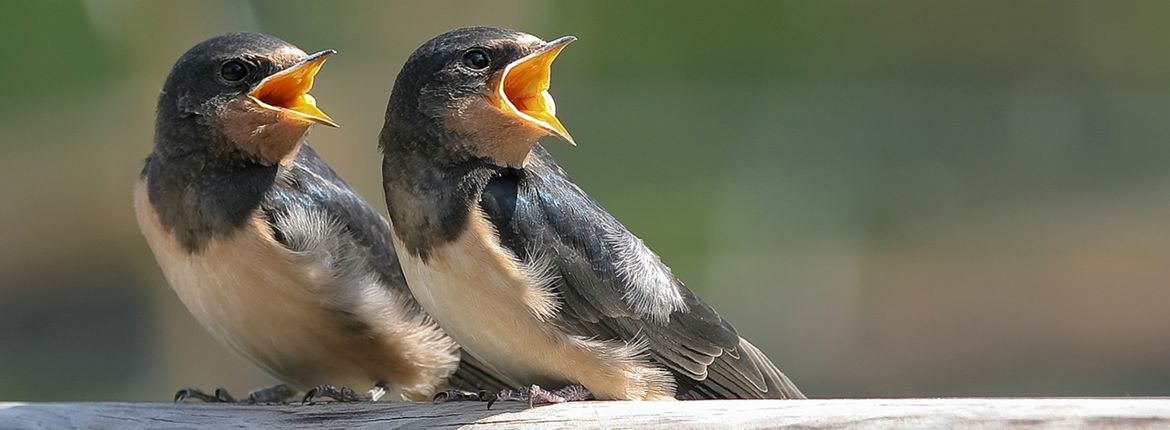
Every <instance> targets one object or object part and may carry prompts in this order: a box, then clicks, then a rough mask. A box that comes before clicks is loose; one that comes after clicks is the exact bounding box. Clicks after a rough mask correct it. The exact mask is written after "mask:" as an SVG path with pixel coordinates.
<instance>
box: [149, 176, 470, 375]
mask: <svg viewBox="0 0 1170 430" xmlns="http://www.w3.org/2000/svg"><path fill="white" fill-rule="evenodd" d="M145 194H146V193H145V192H142V191H137V192H136V209H137V212H138V218H139V225H140V227H141V228H142V230H143V234H144V235H145V236H146V239H147V242H148V243H149V245H150V247H151V250H152V251H154V255H155V258H156V260H157V261H158V264H159V266H160V268H161V269H162V271H163V274H164V276H165V277H166V279H167V282H168V283H169V284H170V286H171V288H172V289H173V290H174V291H175V294H176V295H177V296H178V297H179V299H180V300H181V301H182V302H183V305H184V306H186V308H187V310H188V311H189V312H190V313H191V315H192V316H194V317H195V319H196V320H198V321H199V323H200V324H201V325H202V326H203V327H204V328H205V329H206V330H208V331H209V332H210V333H211V334H212V335H213V337H215V338H216V339H217V340H219V341H220V342H222V343H223V344H225V345H227V346H228V347H229V348H230V349H232V350H233V351H234V352H236V353H238V354H240V355H242V356H243V357H245V358H247V359H248V360H249V361H251V362H252V363H254V364H256V365H257V366H259V367H261V368H262V369H264V370H265V371H267V372H268V373H270V374H272V375H273V376H275V377H277V378H279V379H281V380H282V381H284V382H288V383H291V384H293V385H296V386H298V387H300V388H306V387H311V386H315V385H318V384H325V383H328V384H335V385H346V386H350V387H352V388H354V389H355V390H358V391H362V390H364V389H367V388H369V387H370V386H371V385H372V384H374V383H375V382H386V383H389V384H390V388H391V390H390V391H391V392H390V394H391V397H394V396H398V397H400V396H401V393H400V389H411V390H414V391H419V392H426V390H428V389H430V388H433V387H434V386H435V385H437V384H439V383H442V381H443V379H445V378H446V376H447V375H449V374H450V372H452V371H453V370H454V367H455V366H456V365H457V357H456V356H455V354H454V349H453V348H454V345H452V344H450V343H449V342H450V341H449V340H446V338H445V337H442V336H441V335H440V336H439V337H438V338H437V339H438V340H437V341H436V342H435V343H434V344H425V343H423V342H417V343H415V344H409V343H405V342H402V341H401V340H402V339H408V338H410V336H411V335H412V333H414V334H421V333H423V332H424V331H425V330H437V329H436V328H433V326H430V327H418V326H408V325H407V324H408V321H410V322H413V321H416V319H414V318H410V317H409V316H403V315H401V313H399V312H397V309H395V308H394V307H392V306H390V305H385V304H379V303H378V302H377V301H376V300H373V299H367V300H366V301H365V302H364V303H357V304H354V305H352V306H342V307H341V308H340V309H339V308H338V307H337V306H338V303H337V302H339V301H340V300H338V299H340V298H342V297H344V296H343V295H342V294H343V292H342V291H338V290H337V289H339V288H344V287H346V286H344V285H337V284H336V282H334V281H333V279H334V278H333V277H332V275H331V273H329V272H328V267H320V266H321V265H314V264H307V262H306V261H305V260H304V259H303V258H299V257H300V256H298V255H294V254H293V253H291V252H289V251H288V250H287V249H286V248H284V247H283V246H282V245H280V244H279V243H278V242H276V241H275V240H274V239H272V237H271V235H270V234H269V233H268V230H267V228H268V227H267V226H266V225H265V224H264V222H263V221H261V220H259V219H257V220H255V221H254V222H252V223H250V224H249V225H247V226H245V227H244V229H245V230H246V231H239V232H236V233H233V234H232V235H231V237H230V238H226V239H220V238H216V239H212V240H211V241H210V242H209V243H208V245H207V247H206V249H203V250H201V251H200V252H198V253H194V254H192V253H189V252H187V251H186V250H184V249H182V248H181V247H180V245H179V244H178V242H177V241H175V240H174V239H173V238H172V237H171V236H170V235H169V234H168V232H166V231H165V230H164V228H163V227H162V226H161V224H160V223H159V222H158V219H157V216H156V215H155V213H154V211H153V210H152V209H151V208H150V206H149V204H148V202H147V200H146V196H145ZM330 289H333V290H330ZM363 297H371V295H369V294H367V295H365V296H363ZM331 301H332V302H333V304H332V305H326V303H328V302H331ZM385 302H387V303H389V302H393V300H392V299H389V298H386V299H385ZM370 307H372V309H363V308H370ZM362 314H372V315H377V317H374V318H360V315H362ZM396 314H397V315H396ZM414 324H417V323H414Z"/></svg>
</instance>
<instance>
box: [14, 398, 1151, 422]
mask: <svg viewBox="0 0 1170 430" xmlns="http://www.w3.org/2000/svg"><path fill="white" fill-rule="evenodd" d="M786 426H791V427H797V428H802V429H822V428H824V429H829V428H832V429H886V428H898V429H918V428H922V429H989V428H996V429H1075V428H1093V429H1167V428H1170V398H1100V399H1096V398H1076V399H1072V398H1070V399H1044V398H1032V399H840V400H710V401H690V402H581V403H569V404H561V405H550V406H539V407H536V408H533V409H528V410H526V409H525V408H524V407H523V406H521V405H517V404H497V405H496V406H495V407H493V408H492V410H490V411H489V410H487V409H485V408H484V405H483V404H482V403H471V402H466V403H445V404H437V405H432V404H426V403H376V404H341V403H321V404H316V405H306V406H300V405H272V406H265V405H258V406H240V405H225V404H197V403H184V404H171V403H0V427H2V428H6V429H7V428H22V429H68V428H117V429H140V428H141V429H154V428H164V427H165V428H173V427H208V428H323V427H328V428H363V427H376V428H475V429H513V428H537V429H551V428H572V429H608V428H635V429H734V428H740V429H762V428H778V427H786Z"/></svg>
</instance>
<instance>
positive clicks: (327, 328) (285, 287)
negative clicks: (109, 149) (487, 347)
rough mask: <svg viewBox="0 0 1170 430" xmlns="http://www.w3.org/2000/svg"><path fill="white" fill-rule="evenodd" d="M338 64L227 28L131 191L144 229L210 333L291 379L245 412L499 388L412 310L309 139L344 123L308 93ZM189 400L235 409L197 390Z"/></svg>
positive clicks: (193, 52) (370, 211)
mask: <svg viewBox="0 0 1170 430" xmlns="http://www.w3.org/2000/svg"><path fill="white" fill-rule="evenodd" d="M334 53H335V51H333V50H324V51H320V52H317V53H314V54H307V53H305V51H302V50H301V49H300V48H298V47H296V46H294V45H292V44H289V43H287V42H285V41H283V40H280V39H278V38H276V37H273V36H270V35H266V34H261V33H228V34H223V35H220V36H216V37H212V38H210V39H208V40H206V41H203V42H201V43H199V44H197V45H195V46H194V47H193V48H191V49H190V50H189V51H187V52H186V53H185V54H183V55H182V57H181V58H179V60H178V61H177V62H176V63H175V65H174V67H173V69H171V71H170V73H169V75H168V76H167V78H166V82H165V84H164V85H163V88H162V91H161V94H160V95H159V98H158V107H157V113H156V122H155V134H154V147H153V150H152V151H151V153H150V155H149V156H148V157H147V158H146V160H145V163H144V166H143V168H142V171H141V174H140V176H139V179H138V181H137V183H136V186H135V189H134V207H135V213H136V217H137V221H138V225H139V227H140V229H141V231H142V234H143V235H144V237H145V238H146V242H147V243H148V245H149V247H150V249H151V251H152V252H153V254H154V256H155V259H156V261H157V263H158V265H159V266H160V268H161V269H162V272H163V275H164V276H165V278H166V280H167V282H168V283H169V284H170V286H171V288H172V289H173V290H174V292H175V293H176V294H177V296H178V298H179V299H180V300H181V301H182V303H183V304H184V305H185V307H186V308H187V310H188V311H189V312H190V313H191V315H192V316H194V317H195V319H196V320H198V322H199V323H200V324H201V325H202V326H203V328H205V329H206V330H207V331H208V332H210V333H211V335H212V336H213V337H214V338H216V339H217V340H218V341H219V342H220V343H222V344H223V345H225V346H226V347H228V348H229V349H230V350H232V351H234V352H236V353H238V354H239V355H241V356H243V357H244V358H246V359H248V361H250V362H252V363H253V364H255V365H256V366H258V367H259V368H261V369H263V370H264V371H266V372H267V373H268V374H270V375H272V376H274V377H276V378H277V379H278V380H280V381H282V383H281V384H278V385H274V386H272V387H266V388H262V389H258V390H256V391H253V392H252V393H251V394H249V396H248V401H250V402H282V401H285V400H287V399H288V398H290V397H291V396H292V395H294V394H295V393H296V392H297V390H305V391H307V393H306V396H305V400H310V399H312V398H314V397H316V398H321V397H331V398H334V399H336V400H340V401H377V400H379V399H380V398H382V397H383V396H386V397H385V398H387V399H421V398H425V397H428V396H431V395H432V394H435V393H443V392H444V391H443V389H444V388H445V387H450V386H456V387H466V388H475V387H476V386H480V385H482V386H489V387H490V386H491V379H490V375H488V374H485V373H483V372H482V371H480V370H479V369H478V368H477V367H476V366H475V364H474V363H472V362H462V364H461V357H460V355H461V352H460V350H459V348H458V346H457V345H456V343H455V342H454V341H453V340H452V339H451V338H450V337H448V336H447V335H446V334H445V333H444V332H443V331H442V329H441V328H439V327H438V326H437V325H436V324H435V322H434V321H433V319H432V318H430V317H429V316H428V315H426V314H425V313H424V312H423V310H422V309H421V308H420V307H419V305H418V303H417V302H415V301H414V300H413V298H412V296H411V294H410V291H409V290H408V289H407V287H406V285H405V283H404V278H403V276H402V272H401V269H400V267H399V264H398V260H397V258H396V255H395V252H394V248H393V246H392V245H391V243H390V226H389V223H388V222H387V221H386V219H385V218H384V217H383V216H381V215H380V214H379V213H378V211H377V210H375V209H374V208H373V207H372V206H370V205H369V204H368V203H367V202H366V201H365V200H363V199H362V198H361V197H360V196H359V195H358V194H357V193H356V192H355V191H354V190H353V189H352V188H350V187H349V185H347V184H346V182H345V181H343V180H342V179H341V178H340V177H339V176H338V175H337V173H335V172H334V171H333V170H332V169H331V168H330V167H329V166H328V165H327V164H326V163H325V162H324V161H323V160H322V159H321V158H320V157H319V156H318V155H317V153H316V152H315V151H314V150H313V149H312V148H311V147H310V146H308V145H307V144H306V143H305V141H306V139H307V136H308V133H309V130H310V128H311V127H312V126H313V125H315V124H322V125H326V126H331V127H336V126H337V124H336V122H334V120H333V119H332V118H330V117H329V116H328V115H326V114H325V113H324V112H323V111H322V110H321V109H320V108H318V107H317V102H316V99H314V98H313V96H312V95H310V94H309V93H308V91H309V90H310V89H311V88H312V86H313V81H314V77H315V76H316V74H317V72H318V71H319V70H320V69H321V67H322V65H323V64H324V63H325V61H326V60H327V59H328V58H330V57H331V56H332V55H334ZM457 368H458V372H457V373H455V372H456V370H457ZM453 373H455V374H454V375H453ZM339 386H340V387H342V388H337V387H339ZM351 386H359V387H365V386H369V387H371V388H370V389H369V391H367V392H366V393H364V394H358V393H355V392H354V391H353V390H352V389H350V388H349V387H351ZM185 398H192V399H202V400H205V401H235V399H234V398H233V397H232V396H231V395H230V394H229V393H227V392H226V390H216V393H215V394H214V395H209V394H206V393H204V392H202V391H200V390H198V389H195V388H191V389H184V390H180V391H179V393H178V394H176V398H175V400H176V401H180V400H183V399H185Z"/></svg>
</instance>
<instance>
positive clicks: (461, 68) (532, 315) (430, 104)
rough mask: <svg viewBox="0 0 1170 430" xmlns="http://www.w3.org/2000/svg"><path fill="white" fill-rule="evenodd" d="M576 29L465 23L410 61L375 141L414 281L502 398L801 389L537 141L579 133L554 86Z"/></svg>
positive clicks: (398, 243)
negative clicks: (553, 35)
mask: <svg viewBox="0 0 1170 430" xmlns="http://www.w3.org/2000/svg"><path fill="white" fill-rule="evenodd" d="M574 40H576V39H575V38H574V37H572V36H568V37H562V38H560V39H557V40H554V41H552V42H545V41H543V40H541V39H539V38H537V37H535V36H532V35H529V34H525V33H521V32H518V31H514V30H508V29H503V28H492V27H471V28H461V29H457V30H453V31H450V32H448V33H445V34H442V35H439V36H437V37H435V38H434V39H431V40H430V41H428V42H426V43H424V44H423V45H422V46H421V47H420V48H418V49H417V50H416V51H415V52H414V53H413V54H412V55H411V56H410V58H409V59H408V60H407V62H406V64H405V66H404V67H403V68H402V70H401V72H400V73H399V75H398V78H397V80H396V82H395V84H394V89H393V91H392V94H391V96H390V102H389V106H388V108H387V112H386V123H385V125H384V127H383V129H382V133H381V136H380V143H379V146H380V147H381V148H382V151H383V155H384V161H383V164H382V175H383V185H384V188H385V194H386V204H387V205H388V206H389V210H390V219H391V223H392V225H393V227H394V230H393V231H394V233H393V234H394V247H395V249H396V250H397V251H398V255H399V259H400V262H401V264H402V269H403V273H404V274H405V276H406V280H407V284H408V285H409V287H410V289H411V291H413V292H414V295H415V297H416V298H417V300H418V301H419V303H421V304H422V306H423V308H424V309H426V311H427V312H428V313H430V315H432V316H433V317H434V318H435V319H436V320H437V321H438V322H439V325H441V326H442V327H443V329H444V330H445V331H446V332H447V333H448V334H449V335H451V337H453V338H455V340H456V341H458V342H459V344H460V345H461V346H462V347H463V349H464V351H465V353H467V354H469V355H471V356H474V357H475V358H477V359H479V360H480V361H481V362H482V363H483V364H484V365H485V366H487V367H488V368H489V369H491V370H492V371H493V372H495V373H497V374H499V375H502V376H503V377H504V381H505V382H508V383H510V384H511V385H512V386H514V387H517V386H520V387H527V388H525V389H522V390H520V391H519V392H505V393H503V394H502V397H501V398H507V399H518V400H524V399H527V400H528V401H529V402H538V403H543V402H560V401H568V400H583V399H589V398H597V399H627V400H660V399H675V398H677V399H698V398H703V399H712V398H803V397H804V396H803V394H801V392H800V390H798V389H797V388H796V386H795V385H794V384H793V383H792V382H791V381H790V380H789V379H788V378H787V377H785V376H784V374H782V373H781V372H780V371H779V370H778V369H777V368H776V366H775V365H773V364H772V363H771V361H769V360H768V358H767V357H765V356H764V354H763V353H762V352H760V350H759V349H757V348H756V347H755V346H753V345H752V344H751V343H749V342H748V341H747V340H744V339H743V338H741V337H739V334H738V333H737V332H736V330H735V328H733V327H732V326H731V324H730V323H728V322H727V321H725V320H724V319H723V318H722V317H720V316H719V314H718V313H716V312H715V310H714V309H712V308H711V307H710V306H709V305H707V304H706V303H704V302H703V301H702V300H700V299H699V298H698V297H697V296H695V294H694V293H692V292H691V291H690V290H689V289H687V288H686V287H685V286H684V285H683V283H682V282H681V281H679V280H678V278H676V277H675V276H674V275H673V274H672V273H671V271H670V269H669V268H668V267H667V266H666V265H664V264H663V263H662V262H661V261H660V260H659V257H658V256H657V255H655V254H654V253H653V252H652V251H650V249H649V248H647V247H646V246H645V244H643V242H642V240H640V239H638V237H636V236H634V235H633V234H632V233H630V232H629V231H628V230H626V228H625V227H624V226H623V225H622V224H621V223H620V222H618V221H617V220H616V219H614V217H613V216H612V215H610V214H609V213H608V212H606V211H605V209H603V208H602V207H601V206H600V205H598V204H597V203H596V202H594V201H593V200H592V199H590V198H589V196H587V195H586V194H585V192H584V191H582V190H581V189H580V188H578V187H577V186H576V185H575V184H573V182H572V181H570V179H569V177H568V175H567V174H566V173H565V172H564V171H563V170H562V169H561V168H560V167H559V166H558V165H557V163H556V162H555V161H553V159H552V157H551V156H550V155H549V153H548V152H546V151H545V150H544V148H542V147H541V146H540V145H538V144H537V140H538V139H539V138H541V137H544V136H549V135H551V136H556V137H558V138H560V139H562V140H565V141H566V142H569V143H573V139H572V138H571V137H570V136H569V133H568V131H567V130H566V129H565V127H564V126H563V125H562V124H561V122H560V121H559V120H558V119H557V117H556V108H555V105H554V103H553V99H552V97H551V96H550V95H549V93H548V88H549V76H550V66H551V64H552V62H553V60H554V59H555V58H556V57H557V55H558V54H559V53H560V52H561V50H562V49H564V48H565V46H566V45H568V44H569V43H570V42H573V41H574ZM540 386H545V387H565V388H563V389H556V390H543V389H541V388H540ZM582 388H583V389H582Z"/></svg>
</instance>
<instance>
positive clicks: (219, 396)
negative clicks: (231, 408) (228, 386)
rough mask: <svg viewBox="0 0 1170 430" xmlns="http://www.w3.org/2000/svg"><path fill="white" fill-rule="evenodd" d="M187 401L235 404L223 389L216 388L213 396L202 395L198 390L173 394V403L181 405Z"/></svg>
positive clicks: (201, 391)
mask: <svg viewBox="0 0 1170 430" xmlns="http://www.w3.org/2000/svg"><path fill="white" fill-rule="evenodd" d="M187 399H195V400H199V401H203V402H207V403H235V402H236V399H235V398H234V397H232V395H231V394H230V393H228V391H227V390H225V389H223V388H216V389H215V394H207V393H204V392H203V390H200V389H198V388H184V389H182V390H179V391H178V392H176V393H175V399H174V401H175V403H183V402H184V401H186V400H187Z"/></svg>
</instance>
